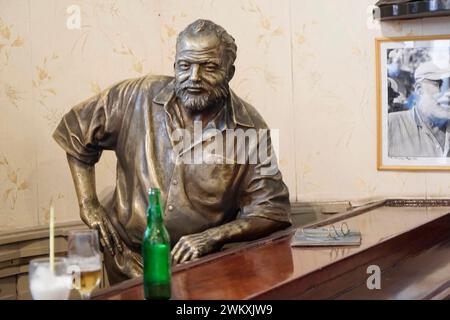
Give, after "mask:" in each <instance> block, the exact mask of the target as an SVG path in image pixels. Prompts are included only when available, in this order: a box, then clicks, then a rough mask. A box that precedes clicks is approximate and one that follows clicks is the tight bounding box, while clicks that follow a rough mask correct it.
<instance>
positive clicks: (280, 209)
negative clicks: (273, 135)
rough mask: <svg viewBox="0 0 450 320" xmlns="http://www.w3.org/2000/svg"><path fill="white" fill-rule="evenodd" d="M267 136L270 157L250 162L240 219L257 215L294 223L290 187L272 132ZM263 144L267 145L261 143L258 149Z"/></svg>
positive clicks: (245, 180)
mask: <svg viewBox="0 0 450 320" xmlns="http://www.w3.org/2000/svg"><path fill="white" fill-rule="evenodd" d="M266 137H267V146H268V150H267V154H268V156H267V157H265V156H263V157H261V156H259V157H258V161H257V163H256V164H250V165H249V167H248V171H247V174H246V178H245V179H244V186H245V188H244V191H243V194H242V197H241V201H240V203H241V205H240V215H239V218H243V217H251V216H254V217H262V218H266V219H270V220H275V221H280V222H287V223H291V215H290V213H291V206H290V202H289V190H288V188H287V186H286V185H285V183H284V182H283V178H282V175H281V172H280V170H279V169H278V164H277V159H276V156H275V153H274V152H273V151H272V144H271V140H270V135H267V136H266ZM261 147H263V148H265V146H262V145H261V144H259V145H258V150H259V149H260V148H261ZM259 155H261V153H259ZM261 158H262V159H261Z"/></svg>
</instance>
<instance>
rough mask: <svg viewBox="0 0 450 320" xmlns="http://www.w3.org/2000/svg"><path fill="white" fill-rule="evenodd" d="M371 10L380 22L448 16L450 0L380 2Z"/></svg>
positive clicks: (394, 0) (449, 13) (386, 0)
mask: <svg viewBox="0 0 450 320" xmlns="http://www.w3.org/2000/svg"><path fill="white" fill-rule="evenodd" d="M375 5H376V6H377V8H375V9H374V10H373V16H374V19H376V20H380V21H386V20H400V19H417V18H428V17H439V16H450V0H420V1H417V0H380V1H378V2H377V3H376V4H375Z"/></svg>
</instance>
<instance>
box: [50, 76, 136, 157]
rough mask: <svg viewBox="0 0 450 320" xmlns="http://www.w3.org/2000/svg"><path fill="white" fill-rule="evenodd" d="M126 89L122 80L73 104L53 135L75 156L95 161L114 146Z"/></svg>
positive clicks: (122, 111)
mask: <svg viewBox="0 0 450 320" xmlns="http://www.w3.org/2000/svg"><path fill="white" fill-rule="evenodd" d="M127 91H129V88H128V85H127V83H126V82H122V83H119V84H117V85H114V86H112V87H111V88H108V89H106V90H105V91H103V92H102V93H100V94H98V95H96V96H94V97H92V98H90V99H88V100H86V101H84V102H82V103H80V104H78V105H76V106H75V107H73V108H72V109H71V110H70V111H69V112H68V113H67V114H65V115H64V116H63V118H62V119H61V122H60V123H59V125H58V127H57V128H56V130H55V131H54V133H53V138H54V139H55V140H56V142H57V143H58V144H59V145H60V146H61V147H62V148H63V149H64V150H65V151H66V152H67V153H68V154H70V155H71V156H73V157H74V158H76V159H78V160H80V161H82V162H84V163H87V164H95V163H96V162H97V161H98V160H99V158H100V156H101V153H102V150H114V148H115V145H116V142H117V136H118V133H119V131H120V127H121V125H122V118H123V113H124V109H125V107H126V106H125V105H124V103H123V102H124V101H126V99H125V95H126V93H127Z"/></svg>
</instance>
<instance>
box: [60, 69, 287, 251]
mask: <svg viewBox="0 0 450 320" xmlns="http://www.w3.org/2000/svg"><path fill="white" fill-rule="evenodd" d="M175 101H176V99H175V94H174V82H173V78H170V77H163V76H146V77H143V78H139V79H132V80H126V81H123V82H121V83H118V84H116V85H114V86H112V87H110V88H109V89H107V90H105V91H104V92H102V93H101V94H99V95H97V96H95V97H92V98H91V99H89V100H87V101H85V102H82V103H80V104H78V105H77V106H75V107H73V108H72V109H71V110H70V111H69V112H68V113H67V114H66V115H65V116H64V117H63V119H62V120H61V123H60V124H59V126H58V127H57V129H56V131H55V132H54V135H53V136H54V138H55V140H56V141H57V142H58V143H59V144H60V146H61V147H62V148H63V149H64V150H65V151H66V152H67V153H68V154H70V155H72V156H73V157H75V158H77V159H78V160H80V161H82V162H84V163H87V164H95V163H96V162H97V161H98V160H99V158H100V156H101V153H102V150H113V151H114V152H115V153H116V156H117V179H116V187H115V191H114V195H113V197H112V201H111V202H110V204H109V205H105V206H106V208H107V210H108V213H109V215H110V219H111V221H112V223H113V224H114V226H115V228H116V229H117V231H118V232H119V234H120V235H121V237H122V238H123V239H124V241H125V242H126V243H127V244H128V245H130V246H139V245H140V243H141V240H142V237H143V233H144V230H145V227H146V210H147V204H148V200H147V191H148V189H149V188H151V187H157V188H160V189H161V195H162V201H163V206H164V209H165V210H164V221H165V224H166V226H167V229H168V231H169V233H170V237H171V241H172V244H174V243H176V242H177V241H178V239H179V238H180V237H181V236H183V235H186V234H193V233H197V232H201V231H204V230H206V229H208V228H211V227H214V226H218V225H221V224H224V223H227V222H229V221H232V220H234V219H238V218H241V217H249V216H256V217H263V218H267V219H272V220H276V221H288V222H289V221H290V216H289V210H290V205H289V194H288V189H287V187H286V185H285V184H284V183H283V181H282V177H281V173H280V172H279V171H278V170H276V172H275V173H274V174H270V175H266V174H262V173H261V170H262V168H263V166H265V165H267V163H262V162H258V163H256V164H255V163H254V164H250V163H246V164H242V163H232V164H227V163H220V164H215V163H210V162H209V163H208V164H206V163H201V164H195V163H193V164H189V163H186V161H174V159H179V157H178V156H179V153H182V152H183V153H185V152H186V151H187V150H189V149H190V148H195V147H194V144H193V145H192V146H190V145H187V146H186V145H184V147H183V148H182V149H180V148H178V147H177V146H178V145H177V144H176V141H174V132H176V130H177V129H180V128H181V127H182V121H180V117H179V113H177V112H176V111H177V108H176V103H175ZM206 127H213V128H216V129H217V130H218V132H219V134H223V135H225V132H226V131H227V130H228V129H242V130H244V132H245V131H246V130H249V129H264V128H267V126H266V124H265V122H264V121H263V119H262V118H261V116H260V115H259V114H258V113H257V111H256V110H255V109H254V108H253V107H251V106H250V105H249V104H247V103H246V102H244V101H243V100H241V99H240V98H239V97H237V96H236V95H235V94H234V93H233V92H232V91H231V90H230V95H229V97H228V101H227V103H226V105H225V107H224V108H223V110H222V111H220V112H219V114H218V115H217V116H216V117H215V118H214V119H213V120H212V121H211V123H208V125H207V126H206ZM202 138H203V139H201V140H200V141H199V142H200V144H202V145H204V144H207V143H208V141H209V140H208V137H202ZM270 147H271V143H270V141H269V148H270Z"/></svg>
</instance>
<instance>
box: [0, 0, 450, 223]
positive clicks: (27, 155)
mask: <svg viewBox="0 0 450 320" xmlns="http://www.w3.org/2000/svg"><path fill="white" fill-rule="evenodd" d="M374 2H375V1H374V0H345V1H334V0H290V1H288V0H284V1H279V0H277V1H275V0H240V1H238V0H233V1H225V0H224V1H220V0H196V1H189V2H188V1H182V0H177V1H168V0H164V1H163V0H116V1H114V0H108V1H104V0H95V1H93V0H0V108H1V117H0V230H2V229H11V228H16V227H27V226H33V225H39V224H45V223H47V221H48V210H49V206H50V203H54V205H55V208H56V213H57V220H58V221H68V220H75V219H78V210H77V205H76V200H75V194H74V189H73V186H72V182H71V178H70V175H69V171H68V167H67V164H66V161H65V155H64V153H63V152H62V150H61V149H60V148H59V147H58V146H57V145H56V144H55V143H54V142H53V140H52V139H51V133H52V132H53V130H54V128H55V127H56V125H57V123H58V121H59V119H60V117H61V116H62V115H63V114H64V113H65V112H67V111H68V110H69V109H70V107H71V106H73V105H74V104H76V103H77V102H79V101H81V100H83V99H85V98H88V97H89V96H91V95H93V94H94V93H96V92H98V91H99V90H101V89H103V88H105V87H107V86H108V85H110V84H113V83H115V82H117V81H119V80H121V79H124V78H128V77H138V76H140V75H143V74H145V73H148V72H150V73H156V74H159V73H164V74H171V73H172V63H173V55H174V44H175V38H176V34H177V33H178V32H179V31H180V30H181V29H182V28H183V27H184V26H186V25H187V24H188V23H190V22H192V21H193V20H195V19H196V18H200V17H201V18H208V19H212V20H214V21H216V22H217V23H219V24H221V25H223V26H224V27H225V28H226V29H227V30H228V31H229V32H230V33H231V34H232V35H233V36H234V37H235V38H236V41H237V44H238V47H239V52H238V60H237V73H236V76H235V79H233V81H232V83H231V85H232V88H234V90H235V91H237V92H238V94H240V95H241V96H242V97H244V98H245V99H247V100H248V101H249V102H251V103H252V104H253V105H254V106H255V107H256V108H257V109H258V110H260V112H261V113H262V114H263V116H264V117H265V118H266V119H267V121H268V123H269V125H270V126H271V127H272V128H278V129H280V136H281V146H280V163H281V169H282V172H283V174H284V177H285V180H286V182H287V184H288V186H289V188H290V191H291V198H292V200H299V201H315V200H344V199H345V200H348V199H350V200H354V199H362V198H374V197H375V198H376V197H384V196H414V197H416V196H417V197H446V196H447V195H448V193H449V191H450V190H449V189H450V184H449V183H448V182H447V179H449V178H450V175H449V174H448V173H399V172H378V171H377V170H376V104H375V97H376V92H375V66H374V61H375V57H374V38H375V37H378V36H380V35H385V36H399V35H428V34H448V33H450V21H449V19H448V18H438V19H426V20H414V21H408V22H394V23H384V24H382V26H381V28H379V29H377V28H369V27H368V25H367V19H368V16H369V15H368V14H367V8H368V6H369V5H372V4H373V3H374ZM70 5H79V7H80V8H81V10H82V14H81V19H82V21H81V22H82V28H81V30H69V29H68V28H66V19H67V17H68V14H67V13H66V9H67V8H68V7H69V6H70ZM114 170H115V160H114V156H113V155H112V154H110V153H105V155H104V157H103V159H102V161H101V163H100V165H99V166H98V169H97V174H98V176H99V178H98V189H99V192H100V193H102V192H103V193H104V192H105V190H106V189H107V188H108V186H111V185H112V184H113V183H114Z"/></svg>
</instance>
